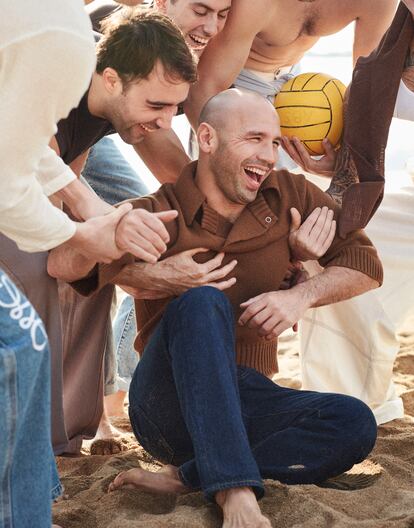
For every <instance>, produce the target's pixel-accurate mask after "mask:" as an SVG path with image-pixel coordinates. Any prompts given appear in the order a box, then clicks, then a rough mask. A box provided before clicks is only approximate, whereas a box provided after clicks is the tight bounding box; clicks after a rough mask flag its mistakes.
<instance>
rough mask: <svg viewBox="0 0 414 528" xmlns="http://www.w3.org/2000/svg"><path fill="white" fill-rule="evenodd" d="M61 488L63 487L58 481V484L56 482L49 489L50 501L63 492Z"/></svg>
mask: <svg viewBox="0 0 414 528" xmlns="http://www.w3.org/2000/svg"><path fill="white" fill-rule="evenodd" d="M63 490H64V487H63V486H62V484H61V483H60V482H59V484H56V486H54V487H53V488H52V489H51V491H50V495H51V499H52V501H54V500H56V499H57V498H58V497H60V496H61V495H62V493H63Z"/></svg>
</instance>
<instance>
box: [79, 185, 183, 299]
mask: <svg viewBox="0 0 414 528" xmlns="http://www.w3.org/2000/svg"><path fill="white" fill-rule="evenodd" d="M128 202H129V203H132V206H133V209H145V210H146V211H149V212H150V213H157V212H161V211H167V210H168V209H171V205H170V204H169V202H168V199H167V196H166V194H165V192H164V191H163V188H161V189H160V190H158V191H157V192H156V193H154V194H152V195H149V196H143V197H142V198H138V199H136V198H135V199H132V200H125V201H124V202H122V203H128ZM170 224H173V222H170ZM166 227H167V229H168V231H169V234H170V243H171V239H172V234H173V233H172V231H174V226H171V225H166ZM135 260H136V258H135V257H134V256H133V255H131V254H130V253H125V255H123V256H122V257H121V258H120V259H118V260H114V261H113V262H111V263H110V264H98V265H96V266H95V267H94V268H93V270H91V272H90V273H89V274H88V275H87V276H86V277H84V278H83V279H79V280H77V281H74V282H72V283H71V286H72V288H74V289H75V290H76V291H77V292H78V293H80V294H81V295H84V296H85V297H88V296H90V295H93V294H94V293H96V292H98V291H99V290H101V289H102V288H103V287H104V286H106V285H107V284H109V283H112V282H113V281H114V279H115V277H116V276H117V275H118V274H119V273H120V272H121V271H122V269H123V268H124V266H126V265H127V264H132V263H133V262H135Z"/></svg>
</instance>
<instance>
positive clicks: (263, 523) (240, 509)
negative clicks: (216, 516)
mask: <svg viewBox="0 0 414 528" xmlns="http://www.w3.org/2000/svg"><path fill="white" fill-rule="evenodd" d="M215 498H216V502H217V504H218V505H219V506H220V508H221V509H222V510H223V527H222V528H271V527H272V525H271V524H270V521H269V519H267V518H266V517H264V515H262V512H261V511H260V508H259V504H258V503H257V499H256V495H255V494H254V493H253V491H252V490H251V488H231V489H228V490H223V491H219V492H218V493H216V497H215Z"/></svg>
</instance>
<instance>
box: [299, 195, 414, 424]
mask: <svg viewBox="0 0 414 528" xmlns="http://www.w3.org/2000/svg"><path fill="white" fill-rule="evenodd" d="M366 232H367V234H368V236H369V237H370V238H371V240H372V242H373V243H374V245H375V246H376V248H377V250H378V253H379V255H380V257H381V260H382V263H383V266H384V284H383V286H382V287H381V288H378V289H376V290H373V291H370V292H368V293H365V294H364V295H360V296H359V297H355V298H353V299H350V300H348V301H343V302H340V303H337V304H333V305H330V306H324V307H321V308H314V309H311V310H309V311H308V312H307V314H306V317H305V318H304V320H303V321H302V322H301V324H300V332H301V334H300V337H301V369H302V386H303V388H304V389H309V390H317V391H324V392H339V393H344V394H349V395H352V396H355V397H357V398H360V399H361V400H363V401H364V402H365V403H367V404H368V405H369V406H370V407H371V409H372V410H373V412H374V414H375V417H376V419H377V423H378V424H380V423H385V422H388V421H390V420H393V419H395V418H401V417H402V416H403V415H404V410H403V404H402V400H401V398H399V397H398V396H397V394H396V391H395V387H394V384H393V381H392V371H393V364H394V360H395V357H396V355H397V352H398V349H399V343H398V340H397V335H396V329H397V327H398V326H399V325H400V324H401V323H402V322H403V321H404V319H405V318H406V317H407V316H408V315H409V314H410V311H412V310H413V309H414V187H412V186H411V187H406V188H403V189H402V190H401V191H400V192H398V193H388V194H386V195H385V197H384V200H383V202H382V204H381V206H380V208H379V209H378V211H377V212H376V214H375V215H374V217H373V218H372V220H371V221H370V223H369V225H368V227H367V228H366ZM309 268H310V269H311V273H312V272H315V271H317V269H318V268H319V265H318V264H317V263H316V262H312V263H309ZM319 269H320V268H319ZM312 274H313V273H312Z"/></svg>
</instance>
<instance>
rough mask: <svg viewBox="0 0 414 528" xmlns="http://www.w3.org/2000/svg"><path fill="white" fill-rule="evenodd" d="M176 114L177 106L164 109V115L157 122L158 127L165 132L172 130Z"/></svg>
mask: <svg viewBox="0 0 414 528" xmlns="http://www.w3.org/2000/svg"><path fill="white" fill-rule="evenodd" d="M176 113H177V107H176V106H173V107H170V108H166V109H164V110H163V112H162V115H161V116H160V117H159V118H158V119H157V120H156V123H157V126H159V127H160V128H163V129H165V130H168V129H169V128H171V124H172V118H173V117H174V116H175V114H176Z"/></svg>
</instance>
